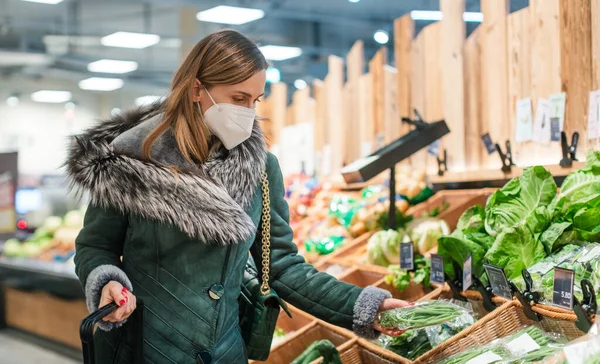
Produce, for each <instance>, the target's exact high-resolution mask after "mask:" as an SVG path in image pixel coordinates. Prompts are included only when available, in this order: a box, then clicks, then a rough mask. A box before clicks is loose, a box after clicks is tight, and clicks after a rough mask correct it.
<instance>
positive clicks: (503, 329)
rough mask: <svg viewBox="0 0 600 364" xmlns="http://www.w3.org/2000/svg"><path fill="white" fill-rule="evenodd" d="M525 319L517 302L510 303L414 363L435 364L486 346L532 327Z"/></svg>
mask: <svg viewBox="0 0 600 364" xmlns="http://www.w3.org/2000/svg"><path fill="white" fill-rule="evenodd" d="M532 324H534V322H533V321H531V320H529V319H528V318H527V317H525V314H524V313H523V308H522V306H521V304H520V303H519V302H518V301H510V302H507V303H505V304H504V305H502V306H500V307H498V308H497V309H496V310H494V311H493V312H491V313H489V314H488V315H487V316H485V317H484V318H482V319H481V320H479V321H477V322H476V323H475V324H473V326H471V327H469V328H467V329H465V330H463V331H462V332H460V333H458V334H457V335H455V336H454V337H452V338H450V339H448V340H447V341H445V342H443V343H442V344H440V345H438V346H436V347H435V348H433V349H432V350H430V351H429V352H427V353H426V354H424V355H422V356H421V357H419V358H417V360H415V363H417V364H420V363H435V362H437V361H440V360H442V359H446V358H448V357H450V356H452V355H454V354H457V353H460V352H462V351H464V350H466V349H469V348H471V347H474V346H479V345H484V344H487V343H489V342H491V341H493V340H495V339H497V338H501V337H504V336H507V335H510V334H512V333H514V332H516V331H518V330H520V329H521V328H522V327H523V325H532Z"/></svg>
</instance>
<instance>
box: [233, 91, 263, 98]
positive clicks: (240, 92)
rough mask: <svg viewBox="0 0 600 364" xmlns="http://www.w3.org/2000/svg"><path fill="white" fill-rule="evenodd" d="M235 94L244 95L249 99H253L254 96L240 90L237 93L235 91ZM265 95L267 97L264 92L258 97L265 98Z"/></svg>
mask: <svg viewBox="0 0 600 364" xmlns="http://www.w3.org/2000/svg"><path fill="white" fill-rule="evenodd" d="M233 93H237V94H242V95H244V96H247V97H250V98H251V97H252V95H250V94H249V93H247V92H245V91H240V90H237V91H233ZM264 95H265V93H264V92H263V93H262V94H260V95H258V97H262V96H264ZM258 97H257V98H258Z"/></svg>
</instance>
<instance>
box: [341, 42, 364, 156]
mask: <svg viewBox="0 0 600 364" xmlns="http://www.w3.org/2000/svg"><path fill="white" fill-rule="evenodd" d="M364 53H365V51H364V46H363V42H362V41H357V42H356V43H354V45H353V46H352V48H351V49H350V52H348V56H347V57H346V64H347V72H348V81H347V82H346V86H345V87H346V91H345V92H346V100H345V102H344V110H345V112H346V115H347V116H346V117H345V118H344V120H345V122H346V130H347V134H346V156H347V162H352V161H354V160H356V159H358V158H359V157H360V135H359V116H358V107H359V104H360V103H362V102H364V100H362V99H361V98H360V95H359V92H358V87H359V82H360V76H362V74H363V71H364V67H365V57H364Z"/></svg>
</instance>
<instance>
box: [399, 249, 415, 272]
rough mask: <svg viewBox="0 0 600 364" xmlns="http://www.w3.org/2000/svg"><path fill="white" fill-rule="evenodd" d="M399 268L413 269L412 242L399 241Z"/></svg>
mask: <svg viewBox="0 0 600 364" xmlns="http://www.w3.org/2000/svg"><path fill="white" fill-rule="evenodd" d="M400 269H405V270H413V269H415V258H414V244H413V242H409V243H400Z"/></svg>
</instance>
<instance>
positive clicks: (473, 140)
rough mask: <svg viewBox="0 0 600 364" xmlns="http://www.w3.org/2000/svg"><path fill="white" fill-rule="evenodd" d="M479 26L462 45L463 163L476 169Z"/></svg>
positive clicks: (481, 150)
mask: <svg viewBox="0 0 600 364" xmlns="http://www.w3.org/2000/svg"><path fill="white" fill-rule="evenodd" d="M480 33H481V27H479V28H477V29H475V31H473V33H471V35H470V36H469V38H467V40H466V42H465V45H464V47H463V60H464V65H463V66H464V75H465V81H464V85H465V88H464V91H465V164H466V169H467V170H469V171H471V170H477V169H479V166H480V165H481V159H482V154H483V153H484V148H483V145H482V143H481V134H482V130H481V44H480V38H481V36H480Z"/></svg>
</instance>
